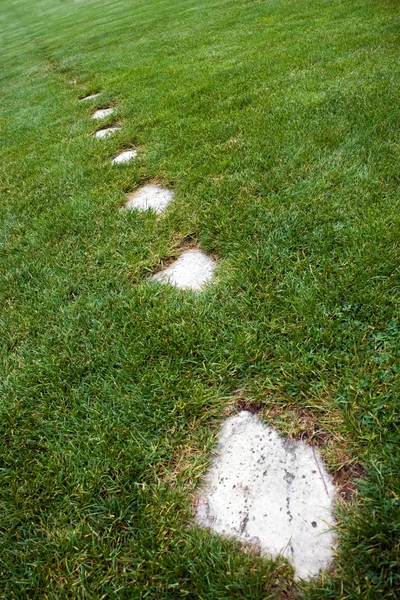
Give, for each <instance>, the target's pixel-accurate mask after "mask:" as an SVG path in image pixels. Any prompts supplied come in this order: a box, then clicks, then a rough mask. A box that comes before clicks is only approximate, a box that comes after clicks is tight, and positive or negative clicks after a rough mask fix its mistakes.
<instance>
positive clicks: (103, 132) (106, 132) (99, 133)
mask: <svg viewBox="0 0 400 600" xmlns="http://www.w3.org/2000/svg"><path fill="white" fill-rule="evenodd" d="M116 131H121V127H107V129H99V131H96V133H95V136H96V137H97V138H98V139H100V140H101V139H103V138H106V137H108V136H109V135H112V134H113V133H115V132H116Z"/></svg>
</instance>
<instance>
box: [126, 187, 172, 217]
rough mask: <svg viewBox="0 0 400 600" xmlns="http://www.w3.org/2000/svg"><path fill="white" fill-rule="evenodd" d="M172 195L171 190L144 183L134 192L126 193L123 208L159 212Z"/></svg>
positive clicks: (166, 204)
mask: <svg viewBox="0 0 400 600" xmlns="http://www.w3.org/2000/svg"><path fill="white" fill-rule="evenodd" d="M173 197H174V192H173V191H172V190H167V189H166V188H163V187H161V186H160V185H144V186H143V187H141V188H139V189H138V190H137V191H136V192H133V193H132V194H129V195H128V201H127V203H126V204H125V208H127V209H128V210H135V209H136V210H148V209H151V210H153V211H154V212H155V213H161V212H162V211H163V210H165V209H166V208H167V206H168V204H169V203H170V202H171V200H172V199H173Z"/></svg>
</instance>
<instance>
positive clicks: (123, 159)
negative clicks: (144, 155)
mask: <svg viewBox="0 0 400 600" xmlns="http://www.w3.org/2000/svg"><path fill="white" fill-rule="evenodd" d="M136 156H137V152H136V150H125V151H124V152H121V154H118V156H116V157H115V158H113V160H112V163H113V165H118V164H121V163H127V162H129V161H130V160H132V159H133V158H136Z"/></svg>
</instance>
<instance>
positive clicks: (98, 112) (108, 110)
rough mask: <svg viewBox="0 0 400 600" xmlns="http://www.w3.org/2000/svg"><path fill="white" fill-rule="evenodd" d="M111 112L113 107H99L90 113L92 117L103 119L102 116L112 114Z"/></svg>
mask: <svg viewBox="0 0 400 600" xmlns="http://www.w3.org/2000/svg"><path fill="white" fill-rule="evenodd" d="M113 112H114V109H113V108H99V110H95V111H94V113H93V114H92V119H104V117H108V116H109V115H112V114H113Z"/></svg>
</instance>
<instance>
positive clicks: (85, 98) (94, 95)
mask: <svg viewBox="0 0 400 600" xmlns="http://www.w3.org/2000/svg"><path fill="white" fill-rule="evenodd" d="M99 96H101V94H100V92H99V93H97V94H89V96H85V97H84V98H79V102H86V101H87V100H94V99H95V98H98V97H99Z"/></svg>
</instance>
